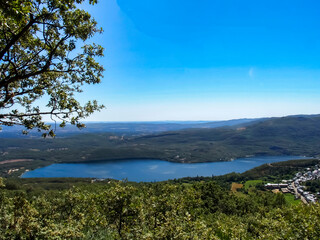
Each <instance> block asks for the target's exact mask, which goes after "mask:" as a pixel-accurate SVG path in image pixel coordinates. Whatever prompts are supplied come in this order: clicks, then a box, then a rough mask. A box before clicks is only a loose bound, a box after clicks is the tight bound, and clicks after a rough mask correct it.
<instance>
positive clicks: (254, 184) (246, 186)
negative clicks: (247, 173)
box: [244, 180, 262, 190]
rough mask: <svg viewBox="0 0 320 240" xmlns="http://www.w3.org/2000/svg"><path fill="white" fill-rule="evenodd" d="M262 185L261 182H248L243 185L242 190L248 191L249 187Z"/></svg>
mask: <svg viewBox="0 0 320 240" xmlns="http://www.w3.org/2000/svg"><path fill="white" fill-rule="evenodd" d="M260 183H262V180H248V181H246V182H245V184H244V189H245V190H248V189H249V188H250V187H255V186H256V185H257V184H260Z"/></svg>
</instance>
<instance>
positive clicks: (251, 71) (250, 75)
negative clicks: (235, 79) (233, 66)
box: [248, 68, 254, 78]
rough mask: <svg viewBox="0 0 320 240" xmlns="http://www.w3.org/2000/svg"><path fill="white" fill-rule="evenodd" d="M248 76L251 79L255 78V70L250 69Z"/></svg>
mask: <svg viewBox="0 0 320 240" xmlns="http://www.w3.org/2000/svg"><path fill="white" fill-rule="evenodd" d="M248 75H249V77H250V78H253V77H254V69H253V68H250V69H249V72H248Z"/></svg>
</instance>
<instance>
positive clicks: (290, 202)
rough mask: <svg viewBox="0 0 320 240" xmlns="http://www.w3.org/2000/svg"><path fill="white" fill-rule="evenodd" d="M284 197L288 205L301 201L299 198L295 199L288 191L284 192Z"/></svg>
mask: <svg viewBox="0 0 320 240" xmlns="http://www.w3.org/2000/svg"><path fill="white" fill-rule="evenodd" d="M284 198H285V199H286V201H287V203H288V204H290V205H298V204H300V203H301V200H300V199H295V197H294V195H292V194H290V193H286V194H284Z"/></svg>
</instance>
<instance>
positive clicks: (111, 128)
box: [0, 119, 262, 138]
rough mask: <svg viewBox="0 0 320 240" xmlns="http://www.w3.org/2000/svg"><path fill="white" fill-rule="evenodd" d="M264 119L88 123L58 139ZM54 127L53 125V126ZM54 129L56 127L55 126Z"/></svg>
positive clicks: (5, 132) (5, 134)
mask: <svg viewBox="0 0 320 240" xmlns="http://www.w3.org/2000/svg"><path fill="white" fill-rule="evenodd" d="M259 120H262V119H234V120H227V121H212V122H208V121H157V122H88V123H86V128H84V129H81V130H79V129H78V128H76V127H75V126H72V125H67V126H66V127H65V128H59V127H57V129H56V134H57V136H58V137H66V136H70V135H74V134H85V133H115V134H130V135H132V134H151V133H157V132H165V131H175V130H181V129H188V128H216V127H222V126H234V125H239V124H248V123H251V122H254V121H259ZM52 125H53V124H52ZM53 127H54V125H53ZM2 128H3V129H2V131H1V132H0V138H21V137H22V138H30V137H40V136H41V133H38V132H37V131H35V130H34V131H31V132H30V133H29V134H28V135H27V136H26V135H23V134H22V130H23V129H24V128H23V127H21V126H13V127H6V126H3V127H2Z"/></svg>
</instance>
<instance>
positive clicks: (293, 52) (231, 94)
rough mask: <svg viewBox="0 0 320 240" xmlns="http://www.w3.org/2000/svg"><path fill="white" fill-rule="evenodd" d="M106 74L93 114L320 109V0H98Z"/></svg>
mask: <svg viewBox="0 0 320 240" xmlns="http://www.w3.org/2000/svg"><path fill="white" fill-rule="evenodd" d="M82 7H83V8H85V9H86V10H88V11H89V12H90V13H92V15H93V16H94V18H95V19H96V20H97V21H98V23H99V25H100V26H101V27H103V29H104V33H103V34H102V35H99V36H95V37H94V38H93V39H92V41H94V42H97V43H100V44H101V45H102V46H103V47H105V57H104V58H103V59H100V62H101V63H102V64H103V65H104V67H105V68H106V72H105V74H104V75H105V76H104V79H103V82H102V84H100V85H95V86H90V87H86V88H85V93H84V94H83V95H82V96H81V98H82V99H83V100H86V99H97V100H98V101H99V102H100V103H103V104H104V105H106V107H107V108H106V109H105V110H103V111H101V112H100V113H96V114H94V115H93V116H92V117H90V118H89V119H88V120H92V121H157V120H223V119H232V118H244V117H266V116H270V117H271V116H285V115H291V114H314V113H320V104H319V102H320V2H318V1H302V0H300V1H295V0H291V1H287V0H282V1H274V0H268V1H266V0H261V1H256V0H243V1H239V0H135V1H132V0H100V1H99V3H98V4H97V5H95V6H93V7H91V6H90V7H89V6H87V5H84V6H82Z"/></svg>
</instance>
